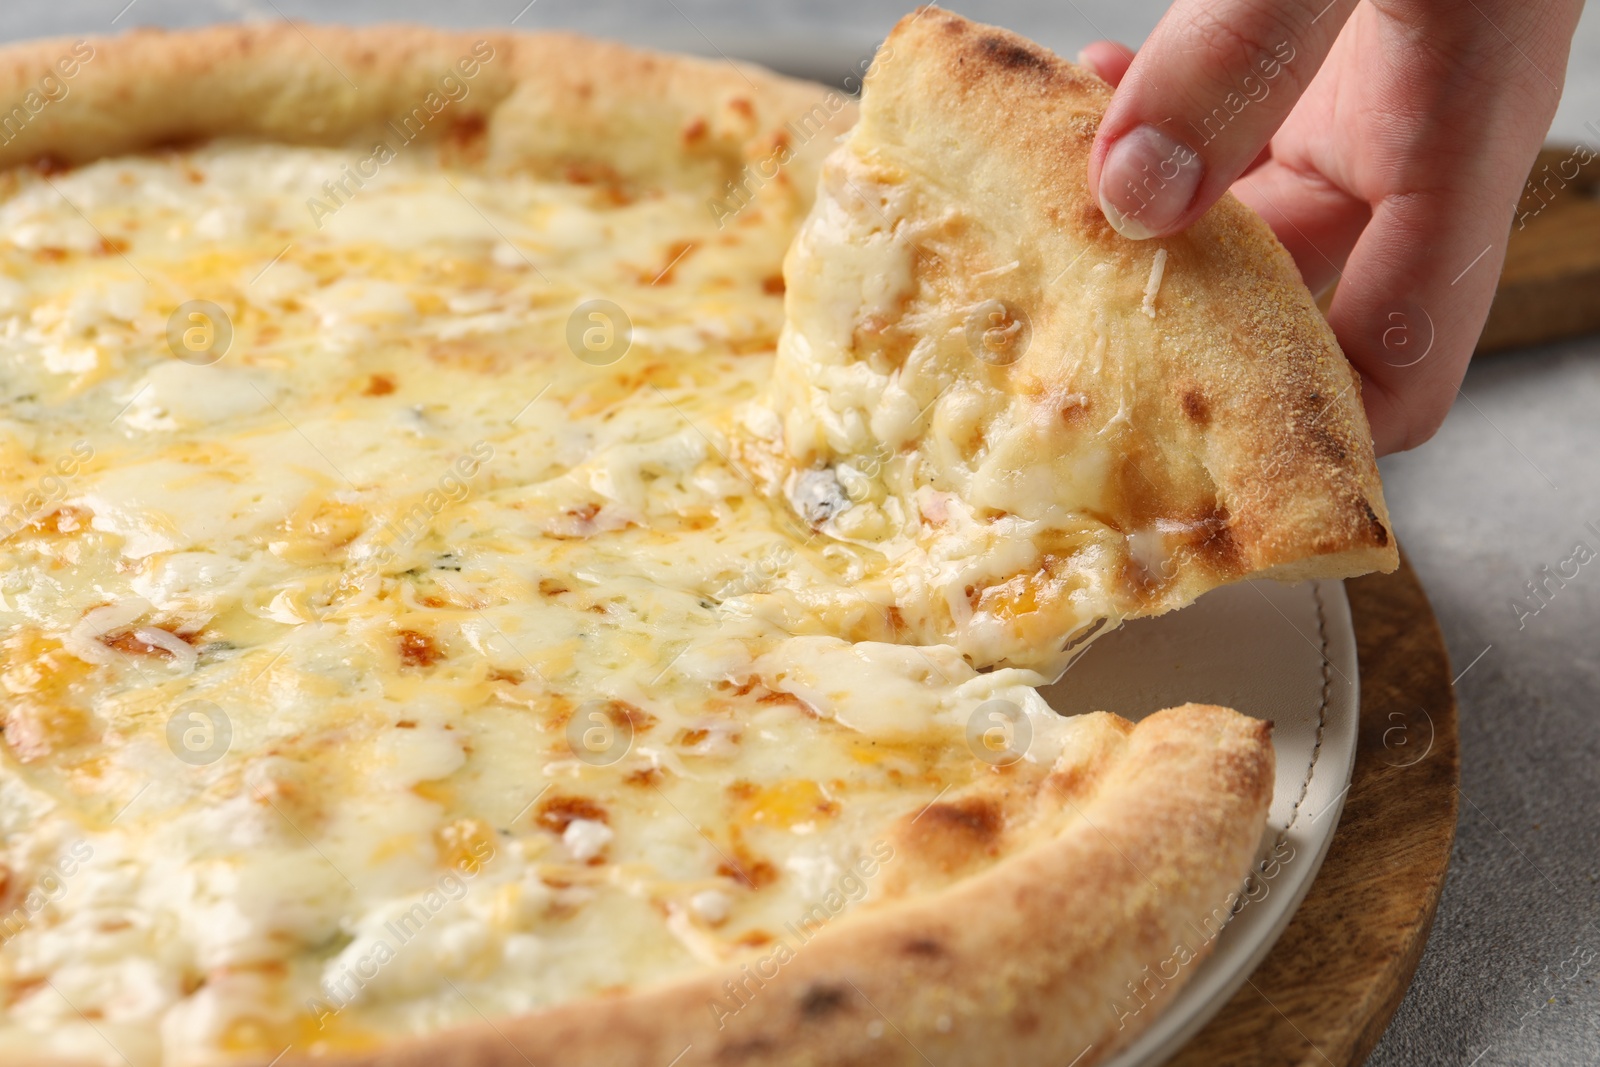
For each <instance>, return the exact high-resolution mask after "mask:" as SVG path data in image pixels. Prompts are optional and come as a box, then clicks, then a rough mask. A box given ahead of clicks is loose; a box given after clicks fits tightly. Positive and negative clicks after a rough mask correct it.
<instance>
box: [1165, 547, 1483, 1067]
mask: <svg viewBox="0 0 1600 1067" xmlns="http://www.w3.org/2000/svg"><path fill="white" fill-rule="evenodd" d="M1346 588H1347V590H1348V592H1349V595H1350V613H1351V615H1352V617H1353V619H1354V621H1355V631H1356V649H1357V653H1358V655H1359V657H1360V663H1361V725H1360V737H1359V741H1358V743H1357V749H1356V763H1355V771H1354V773H1353V776H1352V779H1351V783H1350V792H1349V794H1348V795H1347V796H1346V797H1345V807H1344V814H1343V816H1342V817H1341V819H1340V822H1339V829H1338V832H1337V833H1336V834H1335V835H1334V838H1333V844H1332V846H1331V847H1330V848H1329V850H1328V856H1327V859H1326V860H1324V861H1323V864H1322V869H1321V870H1320V871H1319V872H1318V873H1317V877H1316V881H1314V882H1313V883H1312V886H1311V891H1310V893H1308V894H1307V896H1306V899H1305V902H1304V903H1303V904H1301V905H1300V910H1299V911H1297V912H1296V913H1295V916H1294V919H1293V920H1292V921H1291V922H1290V924H1289V927H1288V929H1286V930H1285V931H1284V933H1283V937H1282V938H1280V939H1279V941H1278V943H1277V944H1276V945H1275V946H1274V947H1273V949H1272V951H1271V953H1269V954H1268V956H1267V958H1266V959H1265V960H1263V961H1262V963H1261V966H1260V967H1258V968H1257V969H1256V971H1255V973H1254V974H1252V975H1251V976H1250V980H1249V981H1248V982H1247V983H1246V984H1245V985H1244V986H1243V987H1241V988H1240V990H1239V992H1238V993H1237V994H1235V995H1234V997H1233V999H1232V1000H1230V1001H1229V1002H1228V1003H1227V1005H1226V1006H1225V1007H1224V1008H1223V1009H1222V1011H1221V1012H1220V1013H1218V1015H1217V1016H1216V1018H1214V1019H1212V1020H1211V1022H1210V1023H1209V1024H1208V1025H1207V1026H1206V1027H1205V1029H1203V1030H1201V1031H1200V1033H1199V1034H1197V1035H1196V1036H1195V1037H1194V1039H1193V1040H1191V1041H1190V1042H1189V1044H1188V1045H1186V1046H1185V1047H1184V1048H1183V1049H1182V1050H1181V1051H1180V1052H1179V1053H1178V1054H1177V1055H1176V1056H1174V1057H1173V1058H1172V1060H1170V1061H1169V1063H1170V1064H1171V1065H1172V1067H1217V1065H1228V1067H1286V1065H1296V1067H1298V1065H1305V1067H1311V1065H1317V1067H1329V1065H1333V1067H1354V1065H1357V1064H1360V1063H1361V1062H1362V1061H1364V1060H1365V1059H1366V1058H1367V1054H1368V1053H1370V1052H1371V1051H1372V1048H1373V1046H1374V1045H1376V1044H1377V1042H1378V1038H1379V1037H1381V1036H1382V1035H1383V1031H1384V1029H1385V1028H1386V1027H1387V1026H1388V1025H1389V1020H1390V1019H1391V1018H1392V1017H1393V1016H1394V1012H1395V1009H1396V1008H1398V1007H1399V1006H1400V1001H1401V999H1402V998H1403V997H1404V996H1405V991H1406V988H1407V987H1408V986H1409V985H1410V984H1411V976H1412V974H1413V973H1415V971H1416V968H1417V962H1418V960H1420V959H1421V958H1422V947H1423V945H1424V944H1425V943H1426V942H1427V940H1428V931H1429V930H1430V929H1431V928H1432V926H1433V915H1434V909H1435V907H1436V906H1437V905H1438V903H1439V893H1440V891H1441V890H1442V889H1443V887H1444V877H1445V868H1446V867H1447V865H1448V864H1449V861H1450V845H1451V842H1452V841H1453V840H1454V839H1455V829H1456V795H1457V794H1456V783H1457V781H1458V779H1459V763H1458V753H1457V736H1456V704H1455V693H1454V690H1453V688H1452V686H1451V684H1450V660H1449V657H1448V655H1447V654H1446V652H1445V647H1444V640H1443V638H1442V637H1441V635H1440V633H1439V624H1438V622H1437V621H1436V620H1435V619H1434V617H1433V609H1432V608H1431V607H1429V605H1428V598H1427V595H1426V594H1425V593H1424V592H1423V590H1422V586H1421V584H1420V583H1419V582H1418V581H1417V576H1416V573H1415V572H1414V571H1413V570H1412V569H1411V565H1410V563H1409V562H1407V561H1406V560H1405V558H1404V557H1403V556H1402V558H1401V562H1400V569H1399V570H1398V571H1396V572H1395V573H1394V574H1389V575H1368V576H1366V577H1364V578H1357V579H1354V580H1353V581H1350V582H1347V583H1346Z"/></svg>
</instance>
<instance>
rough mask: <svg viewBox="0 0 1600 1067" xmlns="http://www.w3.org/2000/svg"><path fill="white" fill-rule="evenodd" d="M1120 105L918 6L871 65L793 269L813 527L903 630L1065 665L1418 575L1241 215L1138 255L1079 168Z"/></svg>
mask: <svg viewBox="0 0 1600 1067" xmlns="http://www.w3.org/2000/svg"><path fill="white" fill-rule="evenodd" d="M1109 98H1110V90H1109V88H1108V87H1107V86H1106V85H1105V84H1104V83H1103V82H1102V81H1100V80H1099V79H1098V78H1096V77H1095V76H1094V75H1092V74H1090V73H1088V72H1087V71H1084V70H1082V69H1080V68H1078V67H1075V66H1073V65H1071V64H1069V63H1066V62H1064V61H1062V60H1060V59H1058V58H1057V57H1055V56H1054V55H1052V54H1050V53H1049V52H1047V51H1045V50H1044V49H1042V48H1040V47H1038V46H1037V45H1035V44H1033V43H1032V42H1029V41H1027V40H1025V39H1023V38H1021V37H1018V36H1016V35H1014V34H1011V33H1008V32H1006V31H1004V30H999V29H995V28H991V27H987V26H981V25H978V24H975V23H972V22H969V21H967V20H966V19H964V18H962V17H961V16H959V15H955V14H951V13H949V12H945V11H941V10H938V9H936V8H924V9H922V10H920V11H918V12H916V13H914V14H912V15H909V16H907V17H906V18H905V19H904V20H902V21H901V23H900V24H899V26H898V27H896V29H895V31H894V32H893V33H892V34H890V36H889V38H888V40H887V41H886V43H885V45H884V47H883V49H882V51H880V53H879V54H878V57H877V60H876V61H875V63H874V65H873V68H872V71H871V73H870V75H869V77H868V80H867V86H866V90H865V92H864V94H863V98H862V106H861V119H860V121H859V122H858V123H857V124H856V126H855V128H854V129H853V130H852V132H851V133H850V135H849V137H848V138H846V140H845V142H844V143H843V145H842V146H841V147H839V148H838V149H837V150H836V151H835V152H834V153H833V154H832V155H831V156H829V158H828V159H827V161H826V163H825V165H824V168H823V174H822V179H821V186H820V190H819V194H818V198H817V201H816V204H815V205H814V207H813V208H812V211H811V214H810V216H809V218H808V219H807V220H806V222H805V224H804V225H803V226H802V228H801V230H800V233H799V235H798V237H797V238H796V240H795V242H794V244H793V245H792V246H791V248H790V251H789V254H788V258H787V260H786V262H785V278H786V280H787V283H788V296H787V301H788V303H787V325H786V327H785V329H784V333H783V336H782V339H781V341H780V343H779V350H778V363H777V367H776V370H775V377H774V401H775V404H776V407H777V409H778V411H779V413H780V414H781V416H782V422H781V426H779V425H777V424H776V423H774V422H772V421H770V420H768V421H765V422H758V421H756V420H751V421H752V425H753V431H752V432H753V433H754V434H755V435H757V436H759V437H761V439H762V440H763V441H764V442H765V443H766V444H767V445H768V446H769V450H770V451H773V452H775V453H777V457H776V458H775V459H774V460H773V461H772V462H771V464H770V466H769V468H768V475H769V477H772V478H775V479H778V480H781V481H782V483H783V485H784V488H785V490H786V491H787V492H788V494H789V495H790V497H791V498H792V500H793V503H794V507H795V508H796V510H797V511H798V512H799V513H800V514H801V515H802V516H804V517H805V518H806V519H807V520H808V521H809V522H810V523H812V524H813V525H814V526H815V527H816V528H817V529H818V530H820V531H822V532H824V533H826V534H827V535H828V536H830V537H835V538H839V539H841V540H845V541H848V542H852V543H854V544H856V545H858V546H861V547H862V548H864V549H867V550H870V551H873V552H876V553H880V554H881V555H882V556H883V557H884V558H885V559H886V560H887V561H888V563H887V566H886V567H885V570H884V573H883V575H882V576H881V584H880V587H879V589H878V590H877V591H876V593H875V594H874V592H872V591H870V590H865V589H864V590H863V592H862V595H877V596H878V597H879V598H880V599H881V600H882V601H883V602H884V603H889V604H892V605H893V607H894V609H895V613H896V622H897V624H898V626H899V628H900V632H901V633H902V634H904V635H905V636H906V637H907V638H908V639H914V640H923V641H927V640H943V639H954V640H955V642H956V644H957V645H958V647H960V648H961V650H962V651H963V653H965V654H966V656H967V657H968V658H969V659H970V660H971V661H972V662H974V663H975V664H978V665H989V664H995V663H1009V664H1015V665H1024V666H1029V667H1036V668H1038V669H1040V670H1043V671H1045V672H1046V673H1059V672H1060V671H1061V670H1062V669H1064V667H1065V666H1066V664H1067V663H1068V661H1069V660H1070V658H1071V656H1072V655H1073V654H1074V652H1075V650H1077V649H1080V648H1081V647H1082V646H1083V644H1084V643H1085V642H1086V641H1087V640H1088V639H1089V638H1090V637H1091V636H1093V635H1094V634H1096V633H1103V632H1105V631H1106V630H1108V629H1111V628H1114V627H1115V626H1116V625H1117V624H1118V623H1119V622H1120V621H1121V620H1123V619H1126V618H1132V617H1137V616H1143V615H1154V614H1158V613H1160V612H1164V611H1170V610H1172V609H1174V608H1178V607H1182V606H1183V605H1185V604H1188V603H1190V602H1191V601H1193V600H1194V599H1195V597H1197V596H1199V595H1200V594H1201V593H1203V592H1205V591H1206V590H1208V589H1211V588H1213V587H1215V586H1218V585H1220V584H1223V583H1226V582H1231V581H1236V580H1238V579H1241V578H1249V577H1273V578H1281V579H1286V580H1289V579H1300V578H1313V577H1320V578H1339V577H1345V576H1349V575H1356V574H1361V573H1365V572H1367V571H1373V570H1383V571H1387V570H1391V569H1393V568H1394V567H1395V566H1396V564H1397V561H1398V555H1397V551H1396V547H1395V543H1394V538H1393V536H1392V534H1391V533H1390V530H1389V520H1388V515H1387V511H1386V509H1385V507H1384V501H1383V492H1382V488H1381V486H1380V484H1379V480H1378V473H1377V469H1376V466H1375V464H1374V461H1373V449H1372V440H1371V433H1370V431H1369V429H1368V427H1367V422H1366V418H1365V415H1364V414H1363V411H1362V407H1361V391H1360V385H1359V381H1358V378H1357V376H1356V374H1355V373H1354V371H1353V370H1352V369H1351V367H1350V365H1349V364H1348V363H1347V362H1346V360H1345V359H1344V356H1343V355H1342V354H1341V353H1340V351H1339V348H1338V345H1337V343H1336V342H1335V340H1334V337H1333V334H1332V332H1331V331H1330V330H1329V328H1328V326H1327V324H1326V323H1325V322H1324V320H1323V318H1322V316H1321V314H1320V313H1319V312H1318V311H1317V309H1316V307H1315V306H1314V305H1313V302H1312V297H1311V294H1310V293H1309V292H1307V290H1306V288H1305V286H1304V285H1303V284H1302V283H1301V281H1300V278H1299V275H1298V273H1297V272H1296V269H1295V267H1294V264H1293V263H1292V261H1291V260H1290V259H1289V256H1288V254H1287V253H1286V252H1285V251H1284V250H1283V248H1282V246H1281V245H1279V244H1278V242H1277V240H1276V239H1275V238H1274V237H1273V235H1272V233H1271V232H1270V231H1269V230H1268V228H1267V226H1266V224H1265V223H1264V222H1263V221H1262V220H1261V219H1260V218H1259V217H1258V216H1256V215H1255V214H1254V213H1253V212H1251V211H1250V210H1249V209H1248V208H1246V207H1244V206H1243V205H1242V204H1240V203H1238V202H1237V201H1236V200H1234V199H1233V198H1232V197H1231V196H1229V197H1225V198H1224V199H1223V201H1222V202H1221V203H1219V204H1218V205H1217V206H1216V207H1215V208H1213V209H1212V210H1211V211H1210V212H1209V213H1207V214H1206V216H1205V217H1204V218H1203V219H1201V221H1200V222H1198V223H1197V224H1196V225H1195V226H1193V227H1192V228H1191V229H1189V230H1188V231H1187V232H1185V233H1182V234H1179V235H1177V236H1174V237H1170V238H1165V239H1162V240H1152V241H1138V242H1136V241H1130V240H1127V239H1125V238H1123V237H1121V236H1119V235H1118V234H1117V233H1116V232H1115V231H1113V230H1112V229H1111V227H1110V226H1109V225H1108V224H1107V223H1106V221H1105V219H1104V217H1103V216H1102V215H1101V212H1100V209H1099V207H1098V206H1097V205H1096V204H1095V202H1094V200H1093V198H1092V197H1091V196H1090V195H1089V193H1088V189H1087V184H1086V179H1085V174H1086V172H1087V161H1088V156H1089V150H1090V146H1091V144H1092V143H1093V140H1094V135H1095V130H1096V126H1097V123H1098V119H1099V115H1100V113H1101V111H1102V109H1103V108H1104V106H1105V104H1106V102H1107V101H1108V100H1109Z"/></svg>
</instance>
